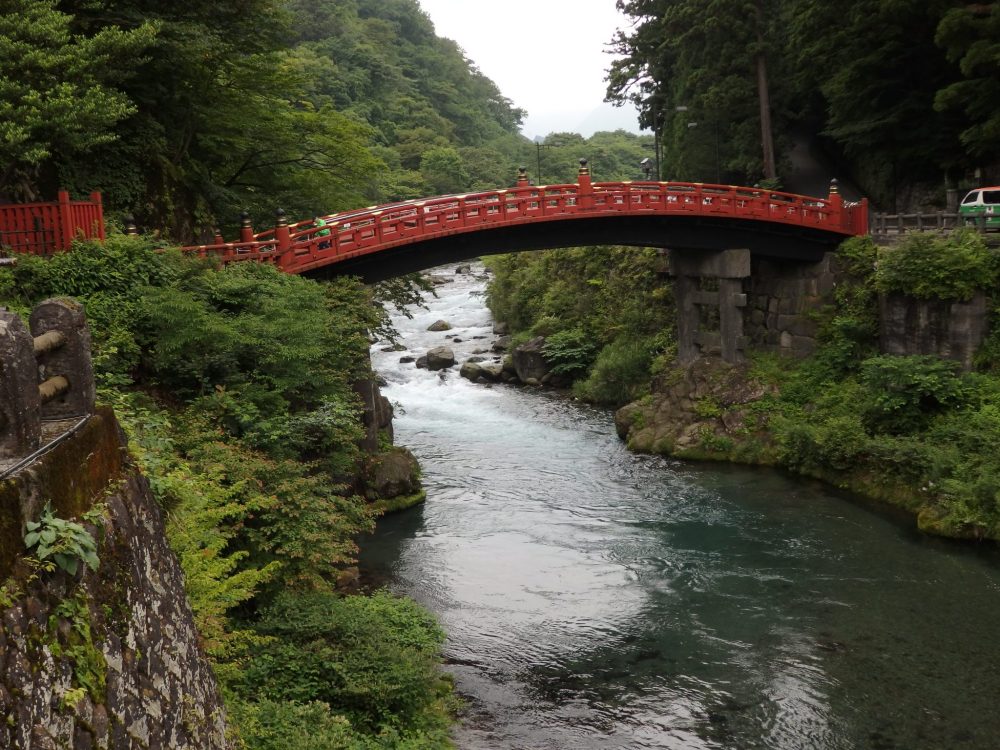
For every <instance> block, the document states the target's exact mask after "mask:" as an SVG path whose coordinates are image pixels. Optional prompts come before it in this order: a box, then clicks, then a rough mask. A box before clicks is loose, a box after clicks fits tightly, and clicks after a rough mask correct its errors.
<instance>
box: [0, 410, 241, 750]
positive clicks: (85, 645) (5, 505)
mask: <svg viewBox="0 0 1000 750" xmlns="http://www.w3.org/2000/svg"><path fill="white" fill-rule="evenodd" d="M46 502H49V503H50V504H51V507H52V508H53V511H54V514H55V515H56V516H58V517H60V518H77V519H79V517H80V514H81V513H83V512H84V511H86V510H88V509H90V508H92V507H93V508H97V509H99V510H100V514H99V517H97V518H94V525H89V526H88V529H89V530H90V531H91V532H92V533H93V534H94V535H95V537H96V538H97V540H98V542H99V544H98V556H99V558H100V565H99V567H98V569H97V570H96V571H90V570H89V569H87V568H83V567H82V566H81V570H80V571H78V572H77V574H76V575H70V574H69V573H67V572H65V571H63V570H60V569H56V570H54V571H45V570H41V569H39V568H38V567H37V566H35V565H32V564H30V563H29V562H28V561H27V560H26V558H25V557H24V556H23V555H24V553H25V552H26V550H25V548H24V544H23V542H22V535H23V534H24V531H25V527H24V525H25V523H26V522H27V521H28V520H31V519H37V518H38V516H39V513H40V512H41V509H42V507H43V506H44V504H45V503H46ZM0 530H2V531H3V533H4V538H3V539H2V547H3V549H4V550H7V551H9V550H17V551H18V552H19V554H18V555H13V556H12V555H10V554H8V555H7V556H6V557H5V558H4V559H3V560H2V561H0V566H2V567H0V579H6V581H5V583H4V584H3V587H2V589H0V748H18V749H19V750H50V749H51V750H55V749H56V748H73V750H90V748H115V750H132V749H133V748H134V749H135V750H139V748H143V749H144V750H146V749H153V750H156V749H159V748H164V749H165V748H171V749H174V748H176V749H178V750H187V749H190V750H195V749H196V748H197V749H198V750H202V749H212V748H225V747H226V746H227V745H226V740H225V723H224V716H223V712H222V704H221V701H220V699H219V695H218V690H217V686H216V683H215V679H214V676H213V674H212V671H211V668H210V666H209V664H208V662H207V661H206V659H205V657H204V655H203V653H202V652H201V649H200V646H199V642H198V634H197V632H196V630H195V626H194V621H193V618H192V613H191V609H190V606H189V605H188V602H187V598H186V594H185V591H184V585H183V584H184V581H183V575H182V573H181V569H180V565H179V563H178V561H177V559H176V558H175V556H174V554H173V553H172V552H171V550H170V549H169V547H168V546H167V542H166V538H165V534H164V527H163V518H162V513H161V511H160V509H159V507H158V506H157V504H156V502H155V501H154V500H153V498H152V496H151V494H150V492H149V487H148V485H147V482H146V480H145V479H144V478H143V477H142V476H141V475H140V474H139V473H138V471H137V470H136V469H135V468H134V467H132V466H131V465H129V464H128V461H127V456H126V454H125V450H124V439H123V437H122V435H121V432H120V430H119V428H118V426H117V423H116V421H115V419H114V416H113V414H112V413H111V412H110V410H102V411H99V412H98V413H97V414H95V415H93V416H92V417H91V418H90V419H89V420H88V421H87V423H86V424H85V425H84V426H83V428H82V429H80V430H78V431H77V432H75V433H74V434H72V435H71V436H70V437H69V438H68V439H66V440H64V441H63V442H61V443H60V444H58V445H57V446H56V447H54V448H53V449H52V450H51V451H49V452H48V453H46V454H45V455H44V456H43V457H42V458H41V459H39V461H38V462H36V463H35V464H33V465H32V466H31V467H29V468H27V469H25V470H23V471H21V472H20V473H18V474H16V475H15V476H14V477H13V478H10V479H7V480H6V481H4V482H3V483H0Z"/></svg>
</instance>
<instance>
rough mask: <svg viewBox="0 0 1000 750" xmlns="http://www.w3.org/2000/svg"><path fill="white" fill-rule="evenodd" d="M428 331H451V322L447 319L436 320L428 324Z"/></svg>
mask: <svg viewBox="0 0 1000 750" xmlns="http://www.w3.org/2000/svg"><path fill="white" fill-rule="evenodd" d="M427 330H428V331H450V330H451V323H449V322H448V321H447V320H436V321H434V322H433V323H431V324H430V325H429V326H427Z"/></svg>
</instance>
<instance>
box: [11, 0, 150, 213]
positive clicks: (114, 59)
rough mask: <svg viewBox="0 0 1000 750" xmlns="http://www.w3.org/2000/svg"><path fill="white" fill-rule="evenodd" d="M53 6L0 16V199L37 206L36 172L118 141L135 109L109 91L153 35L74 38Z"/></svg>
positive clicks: (109, 30) (48, 1)
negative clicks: (9, 197)
mask: <svg viewBox="0 0 1000 750" xmlns="http://www.w3.org/2000/svg"><path fill="white" fill-rule="evenodd" d="M71 22H72V17H71V16H70V15H68V14H66V13H64V12H61V10H60V9H59V8H57V3H56V2H55V0H14V2H9V3H5V4H4V7H3V10H2V11H0V69H2V70H3V71H4V73H3V74H2V75H0V191H2V192H4V193H8V194H14V195H17V196H18V197H19V198H22V199H26V200H37V195H36V193H35V187H36V185H37V182H36V175H37V172H38V169H39V166H40V165H41V164H43V163H44V162H45V161H46V160H48V159H51V158H53V157H56V156H59V157H61V158H66V159H72V158H74V157H76V156H78V155H80V154H82V153H85V152H86V150H87V149H89V148H93V147H94V146H97V145H99V144H102V143H107V142H110V141H113V140H115V139H116V133H115V126H116V124H117V123H119V122H120V121H122V120H123V119H125V118H126V117H128V116H129V115H131V114H133V113H134V112H135V107H134V106H133V105H132V104H131V102H130V101H129V99H128V98H127V97H126V96H124V95H123V94H122V93H121V92H120V91H118V90H116V88H115V85H116V84H117V83H118V82H119V80H120V79H121V77H122V76H121V73H120V71H122V70H126V69H128V67H129V66H128V62H130V61H131V60H132V59H134V56H135V54H136V53H137V52H138V51H140V50H142V49H143V48H144V47H145V46H146V45H147V44H149V43H150V42H151V40H152V39H153V37H154V35H155V33H156V27H155V25H153V24H150V23H143V24H141V25H139V26H138V27H137V28H135V29H133V30H131V31H123V30H122V29H120V28H119V27H118V26H115V25H109V26H107V27H105V28H103V29H101V30H100V31H99V32H97V33H95V34H93V35H87V36H83V35H78V34H74V33H72V28H71Z"/></svg>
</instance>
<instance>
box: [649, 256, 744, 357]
mask: <svg viewBox="0 0 1000 750" xmlns="http://www.w3.org/2000/svg"><path fill="white" fill-rule="evenodd" d="M668 272H669V274H670V275H671V276H673V277H674V279H675V281H674V297H675V299H676V303H677V339H678V351H677V354H678V358H679V359H680V361H682V362H689V361H691V360H692V359H696V358H697V357H699V356H706V355H716V356H719V357H721V358H722V359H723V360H725V361H726V362H733V363H736V362H741V361H742V360H743V351H744V349H745V347H746V338H745V337H744V335H743V309H744V308H745V307H746V304H747V296H746V294H745V293H744V291H743V280H744V279H746V278H747V277H749V276H750V251H749V250H747V249H734V250H722V251H715V252H712V251H705V250H674V249H672V250H670V265H669V271H668Z"/></svg>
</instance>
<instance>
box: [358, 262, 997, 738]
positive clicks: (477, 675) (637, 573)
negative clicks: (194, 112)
mask: <svg viewBox="0 0 1000 750" xmlns="http://www.w3.org/2000/svg"><path fill="white" fill-rule="evenodd" d="M457 278H458V281H456V283H454V284H448V285H445V286H443V287H441V288H440V289H441V291H440V295H441V296H440V298H439V299H437V300H433V301H431V310H429V311H415V317H414V319H413V320H407V319H405V318H400V319H398V320H397V325H398V326H399V327H400V330H401V332H402V333H403V334H404V339H403V343H404V344H406V345H408V346H410V347H411V348H412V350H413V353H415V354H419V353H422V352H423V351H424V350H426V348H428V347H430V346H436V345H440V344H442V343H447V341H446V339H445V337H447V336H453V335H458V336H459V337H460V338H461V339H462V342H461V343H459V344H456V345H454V347H453V348H455V349H456V351H457V352H458V353H459V355H460V356H459V359H460V360H461V359H462V358H463V356H467V355H468V354H469V353H471V352H472V350H473V349H475V348H485V345H488V343H489V340H488V339H479V338H476V337H477V336H487V335H488V334H489V331H490V328H489V325H490V324H489V319H488V314H487V313H486V312H485V311H484V310H483V308H482V304H481V299H480V297H479V292H480V291H481V288H482V283H481V282H480V281H477V280H476V279H474V278H472V277H457ZM438 318H444V319H446V320H448V321H449V322H450V323H452V325H453V326H455V328H454V329H453V330H452V331H449V332H447V333H428V332H427V331H426V330H425V329H426V327H427V325H429V324H430V323H431V322H433V321H434V320H437V319H438ZM378 349H379V348H378V346H376V348H375V353H374V355H373V356H374V357H375V359H376V366H377V367H378V368H379V370H380V372H382V374H383V375H384V376H385V377H386V379H387V380H388V381H389V385H388V386H387V387H386V388H385V389H384V392H385V393H386V395H387V396H388V397H389V398H390V399H391V400H393V401H394V402H396V403H397V405H398V408H397V417H396V421H395V424H396V436H397V442H398V443H400V444H403V445H407V446H409V447H410V448H411V449H412V450H413V451H414V452H415V453H416V454H417V456H418V457H419V458H420V461H421V464H422V466H423V469H424V481H425V484H426V487H427V490H428V501H427V503H426V504H425V505H424V506H422V507H419V508H415V509H413V510H411V511H408V512H406V513H403V514H399V515H396V516H394V517H390V518H387V519H384V520H383V521H382V522H380V524H379V528H378V530H377V532H376V534H375V535H374V536H373V537H372V538H371V539H369V540H367V541H365V542H364V545H363V547H364V549H363V557H362V562H363V565H364V566H365V568H366V569H367V571H368V572H369V574H370V575H372V576H374V577H376V578H379V579H382V580H385V581H387V582H388V584H389V585H390V586H391V587H392V588H393V589H394V590H396V591H399V592H400V593H406V594H408V595H410V596H413V597H415V598H416V599H418V600H419V601H421V602H422V603H423V604H425V605H426V606H428V607H429V608H430V609H431V610H433V611H434V612H435V613H436V614H437V615H438V617H439V618H440V620H441V622H442V625H443V626H444V627H445V629H446V630H447V632H448V642H447V646H446V658H447V660H448V669H449V671H450V672H452V673H453V674H454V676H455V679H456V684H457V687H458V689H459V691H460V693H461V694H462V695H463V696H464V697H465V700H466V703H467V708H466V710H465V712H464V716H463V724H462V726H461V728H460V729H459V730H458V732H457V733H456V741H457V743H458V745H459V747H460V748H463V749H465V750H472V749H479V748H484V749H485V748H734V749H736V748H788V749H789V750H791V749H796V750H798V749H799V748H817V749H819V748H822V749H823V750H827V749H833V748H843V749H845V750H846V749H848V748H873V749H877V750H889V749H890V748H892V749H895V748H899V749H900V750H904V749H905V750H917V749H922V748H928V749H931V748H934V749H935V750H941V749H942V748H977V749H979V748H982V749H984V750H986V749H989V748H996V747H1000V739H998V738H1000V715H998V712H997V710H996V704H997V699H998V697H1000V669H998V667H1000V647H998V640H997V638H998V633H1000V630H998V627H997V626H998V624H1000V556H998V555H997V554H996V552H995V551H993V550H992V549H990V550H976V549H970V548H967V547H962V546H958V545H954V544H950V543H947V542H944V541H940V540H932V539H927V538H924V537H921V536H919V535H918V534H916V533H915V532H914V531H913V530H912V523H911V522H909V521H906V520H902V519H899V518H896V517H893V516H892V515H890V514H888V513H886V512H883V511H880V510H878V509H874V508H872V507H869V506H866V505H864V504H861V503H857V502H854V501H852V500H851V499H849V498H845V497H842V496H838V495H837V494H836V493H834V492H832V491H831V490H829V489H827V488H825V487H823V486H821V485H818V484H814V483H805V482H802V481H800V480H796V479H792V478H789V477H786V476H784V475H782V474H779V473H777V472H773V471H768V470H754V469H746V468H738V467H728V466H720V465H710V464H688V463H680V462H675V461H669V460H665V459H661V458H653V457H644V456H636V455H632V454H629V453H628V452H627V451H625V450H624V448H623V447H622V446H621V444H620V442H619V441H618V439H617V438H616V437H615V436H614V429H613V425H612V422H611V417H610V415H609V414H608V413H606V412H604V411H602V410H598V409H593V408H590V407H587V406H585V405H581V404H578V403H575V402H572V401H571V400H568V399H566V398H565V397H559V396H556V395H554V394H551V393H546V392H542V391H537V390H524V389H517V388H513V387H508V386H492V387H486V386H482V385H474V384H471V383H469V382H467V381H465V380H462V379H461V378H459V377H458V375H457V372H454V373H449V374H446V375H445V376H444V377H441V376H439V375H438V374H437V373H430V372H427V371H426V370H416V369H414V368H413V365H412V364H399V363H398V361H397V360H398V358H399V356H400V355H401V354H406V353H407V352H401V353H382V352H380V351H378ZM400 412H402V413H400Z"/></svg>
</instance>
